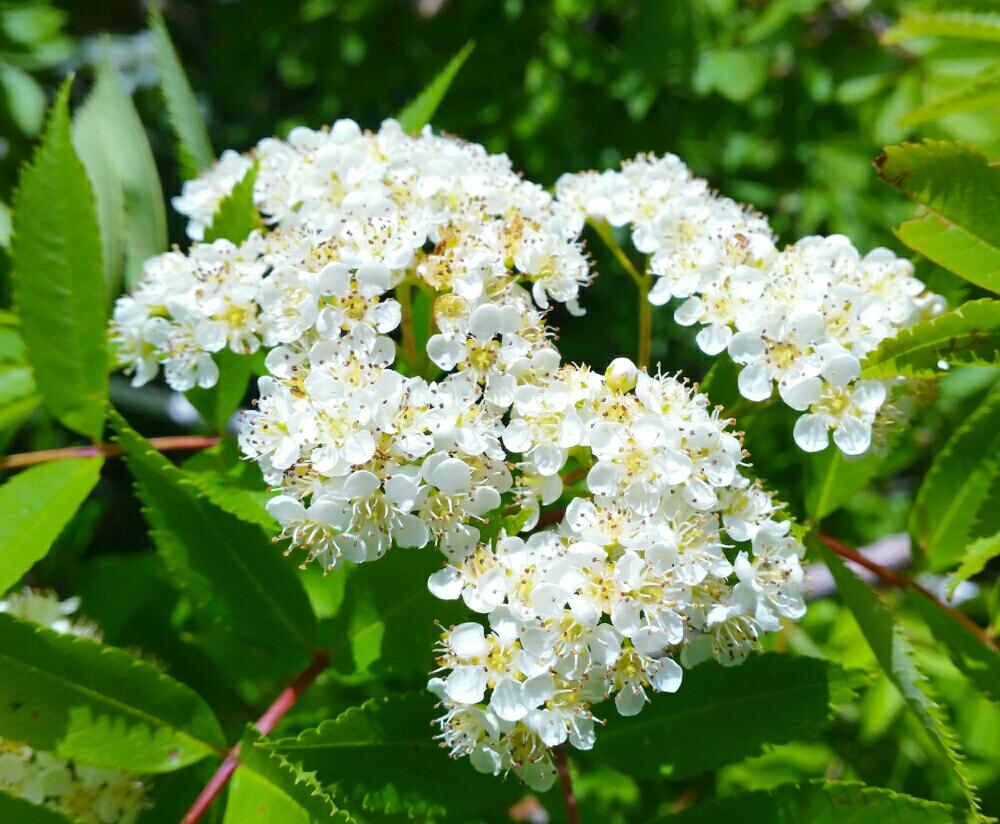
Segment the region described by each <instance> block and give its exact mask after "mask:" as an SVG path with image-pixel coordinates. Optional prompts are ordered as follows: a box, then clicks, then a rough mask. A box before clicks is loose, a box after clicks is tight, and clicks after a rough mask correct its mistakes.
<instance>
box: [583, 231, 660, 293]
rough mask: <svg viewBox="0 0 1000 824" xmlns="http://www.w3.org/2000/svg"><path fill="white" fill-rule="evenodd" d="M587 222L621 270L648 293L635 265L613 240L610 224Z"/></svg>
mask: <svg viewBox="0 0 1000 824" xmlns="http://www.w3.org/2000/svg"><path fill="white" fill-rule="evenodd" d="M588 222H589V223H590V225H591V226H593V227H594V231H595V232H597V236H598V237H599V238H600V239H601V240H602V241H604V245H605V246H607V247H608V249H609V250H610V252H611V254H613V255H614V256H615V260H617V261H618V262H619V263H620V264H621V265H622V268H623V269H624V270H625V271H626V272H628V274H629V277H631V278H632V280H634V281H635V284H636V286H638V287H639V288H640V289H642V288H646V290H647V291H648V287H644V284H643V276H642V275H640V274H639V270H638V269H636V268H635V264H633V263H632V261H631V260H630V259H629V256H628V255H626V254H625V250H624V249H622V247H621V246H620V245H619V244H618V240H617V239H616V238H615V233H614V230H613V229H612V228H611V224H610V223H608V222H607V221H606V220H601V221H595V220H591V221H588Z"/></svg>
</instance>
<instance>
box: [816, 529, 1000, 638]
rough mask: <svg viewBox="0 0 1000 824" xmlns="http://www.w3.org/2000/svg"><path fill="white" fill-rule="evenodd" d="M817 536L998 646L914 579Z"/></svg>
mask: <svg viewBox="0 0 1000 824" xmlns="http://www.w3.org/2000/svg"><path fill="white" fill-rule="evenodd" d="M817 537H818V538H819V539H820V540H821V541H822V542H823V543H824V544H826V545H827V546H828V547H829V548H830V549H832V550H833V551H834V552H836V553H837V554H838V555H839V556H840V557H841V558H846V559H847V560H848V561H853V562H854V563H855V564H857V565H858V566H861V567H864V568H865V569H867V570H868V571H869V572H873V573H875V575H877V576H878V577H879V579H881V580H882V581H883V582H885V583H886V584H889V585H890V586H894V587H899V588H900V589H912V590H913V591H914V592H916V593H917V594H918V595H921V596H923V597H924V598H926V599H927V600H928V601H930V602H931V603H932V604H934V606H936V607H937V608H938V609H939V610H941V611H942V612H944V613H945V614H946V615H948V616H950V617H951V618H953V619H954V620H955V621H958V623H960V624H961V625H962V626H963V627H965V628H966V629H967V630H968V631H969V632H971V633H972V634H973V635H975V636H976V637H977V638H978V639H979V640H980V641H982V642H983V643H984V644H986V646H988V647H994V648H1000V643H998V642H997V640H996V639H995V638H991V637H990V635H989V634H988V633H987V632H986V630H984V629H983V628H982V627H981V626H979V624H977V623H976V622H975V621H973V620H972V619H971V618H969V617H968V616H967V615H965V614H964V613H962V612H959V611H958V610H957V609H955V608H954V607H950V606H948V605H947V604H945V603H943V602H941V601H939V600H938V599H937V598H935V597H934V595H933V594H932V593H931V592H930V591H928V590H926V589H924V588H923V587H922V586H920V584H918V583H917V582H916V581H914V580H912V579H910V578H907V577H906V576H905V575H900V574H899V573H898V572H896V571H895V570H892V569H889V568H888V567H884V566H882V565H881V564H877V563H875V562H874V561H873V560H871V558H867V557H865V556H864V555H862V554H861V553H860V552H858V551H857V550H856V549H853V548H852V547H849V546H847V544H843V543H841V542H840V541H838V540H837V539H836V538H831V537H830V536H829V535H824V534H823V533H822V532H821V533H819V535H817Z"/></svg>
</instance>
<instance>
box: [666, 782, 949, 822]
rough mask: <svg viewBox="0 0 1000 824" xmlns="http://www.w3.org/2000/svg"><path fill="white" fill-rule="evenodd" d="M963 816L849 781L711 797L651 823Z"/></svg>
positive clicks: (937, 819) (936, 819)
mask: <svg viewBox="0 0 1000 824" xmlns="http://www.w3.org/2000/svg"><path fill="white" fill-rule="evenodd" d="M966 820H967V819H966V814H965V813H964V812H962V811H960V810H956V809H955V808H954V807H949V806H948V805H947V804H940V803H938V802H936V801H926V800H924V799H923V798H914V797H913V796H910V795H902V794H901V793H896V792H893V791H892V790H886V789H883V788H881V787H866V786H865V785H864V784H860V783H856V782H853V781H809V782H807V783H804V784H782V785H780V786H778V787H775V788H774V789H773V790H758V791H756V792H749V793H743V794H741V795H735V796H731V797H729V798H723V799H712V800H710V801H707V802H704V803H698V804H697V805H695V806H692V807H689V808H688V809H686V810H684V811H682V812H680V813H677V814H675V815H663V816H660V817H659V818H656V819H654V821H657V822H664V824H666V822H670V824H675V822H676V824H732V823H733V822H737V821H738V822H739V824H806V823H807V822H808V824H885V822H889V821H897V822H900V824H902V823H903V822H906V824H964V822H965V821H966Z"/></svg>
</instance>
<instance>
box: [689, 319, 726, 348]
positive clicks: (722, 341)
mask: <svg viewBox="0 0 1000 824" xmlns="http://www.w3.org/2000/svg"><path fill="white" fill-rule="evenodd" d="M732 337H733V330H732V329H730V328H729V327H728V326H722V325H721V324H718V323H714V324H712V325H711V326H706V327H705V328H704V329H702V330H701V331H700V332H699V333H698V334H697V335H695V340H696V341H697V342H698V347H699V348H700V349H701V351H702V352H704V353H705V354H706V355H718V354H719V352H721V351H722V350H724V349H725V348H726V346H727V345H728V344H729V341H730V340H731V339H732Z"/></svg>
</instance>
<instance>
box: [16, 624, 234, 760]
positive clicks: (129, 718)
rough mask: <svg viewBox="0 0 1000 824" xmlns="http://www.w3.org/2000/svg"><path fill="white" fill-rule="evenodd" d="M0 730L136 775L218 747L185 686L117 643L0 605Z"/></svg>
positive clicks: (220, 742)
mask: <svg viewBox="0 0 1000 824" xmlns="http://www.w3.org/2000/svg"><path fill="white" fill-rule="evenodd" d="M0 735H2V736H3V737H4V738H7V739H11V740H15V741H24V742H25V743H27V744H30V745H31V746H32V747H34V748H36V749H40V750H46V751H48V752H54V753H56V754H58V755H60V756H62V757H63V758H72V759H76V760H79V761H81V762H82V763H84V764H91V765H94V766H98V767H107V768H108V769H121V770H128V771H130V772H139V773H161V772H169V771H171V770H176V769H180V768H181V767H184V766H186V765H188V764H192V763H194V762H196V761H199V760H200V759H202V758H204V757H205V756H206V755H211V754H218V753H219V752H220V750H222V748H224V747H225V743H226V742H225V738H224V737H223V734H222V730H221V728H220V727H219V722H218V721H217V720H216V718H215V716H214V715H213V714H212V711H211V710H210V709H209V708H208V705H207V704H206V703H205V702H204V701H203V700H202V699H201V697H199V696H198V695H197V693H195V692H193V691H192V690H191V689H190V688H189V687H186V686H185V685H183V684H181V683H180V682H178V681H175V680H173V679H172V678H170V677H169V676H167V675H164V674H163V673H161V672H160V671H159V670H158V669H156V668H155V667H153V666H151V665H150V664H147V663H145V662H144V661H141V660H139V659H138V658H135V657H133V656H132V655H129V654H128V653H127V652H125V651H124V650H120V649H116V648H115V647H109V646H105V645H103V644H101V643H99V642H97V641H95V640H93V639H91V638H80V637H76V636H73V635H68V634H63V633H58V632H54V631H53V630H50V629H49V628H48V627H44V626H41V625H39V624H35V623H33V622H31V621H22V620H19V619H17V618H14V617H12V616H11V615H7V614H5V613H0Z"/></svg>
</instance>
